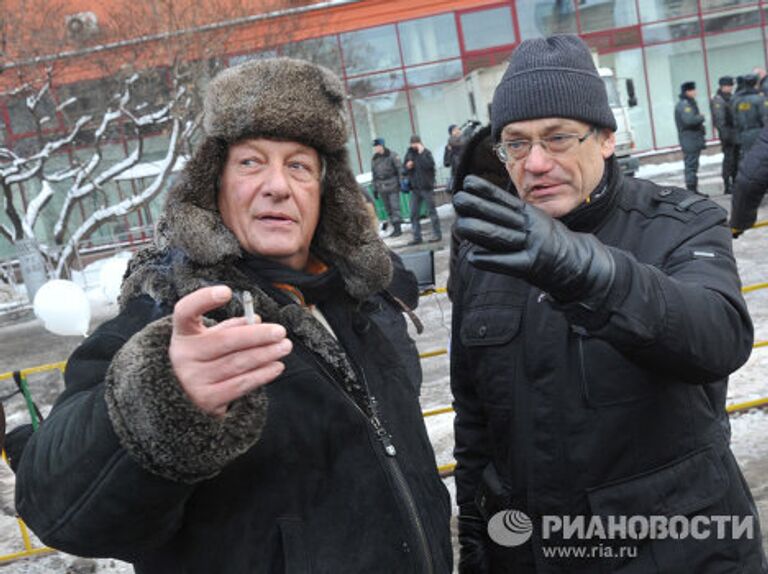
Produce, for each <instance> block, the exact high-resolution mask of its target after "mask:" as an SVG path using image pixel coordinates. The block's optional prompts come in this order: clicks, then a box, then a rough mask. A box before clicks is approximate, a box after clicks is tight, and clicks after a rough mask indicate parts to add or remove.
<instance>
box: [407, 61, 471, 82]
mask: <svg viewBox="0 0 768 574" xmlns="http://www.w3.org/2000/svg"><path fill="white" fill-rule="evenodd" d="M462 73H463V70H462V67H461V60H452V61H450V62H440V63H438V64H428V65H426V66H419V67H417V68H408V69H407V70H406V71H405V76H406V78H407V79H408V85H409V86H419V85H424V84H434V83H436V82H445V81H447V80H458V79H459V78H461V76H462Z"/></svg>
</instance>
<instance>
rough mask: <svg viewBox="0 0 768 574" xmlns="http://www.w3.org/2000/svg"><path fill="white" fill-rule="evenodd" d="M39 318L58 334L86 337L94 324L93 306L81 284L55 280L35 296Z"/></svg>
mask: <svg viewBox="0 0 768 574" xmlns="http://www.w3.org/2000/svg"><path fill="white" fill-rule="evenodd" d="M33 308H34V312H35V315H36V316H37V318H38V319H40V320H41V321H42V322H43V325H44V326H45V328H46V329H48V330H49V331H50V332H51V333H54V334H56V335H85V334H86V333H87V332H88V325H89V323H90V322H91V305H90V303H89V302H88V297H86V295H85V291H83V288H82V287H80V286H79V285H78V284H77V283H74V282H72V281H67V280H66V279H53V280H51V281H48V282H47V283H45V284H44V285H43V286H42V287H40V289H38V290H37V293H35V301H34V303H33Z"/></svg>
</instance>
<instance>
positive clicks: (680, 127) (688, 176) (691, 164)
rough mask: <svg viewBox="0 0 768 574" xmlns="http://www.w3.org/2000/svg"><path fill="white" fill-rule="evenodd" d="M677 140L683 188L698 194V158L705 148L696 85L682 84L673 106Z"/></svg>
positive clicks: (702, 122) (702, 118) (702, 119)
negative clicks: (683, 175)
mask: <svg viewBox="0 0 768 574" xmlns="http://www.w3.org/2000/svg"><path fill="white" fill-rule="evenodd" d="M675 125H676V126H677V138H678V141H679V142H680V147H681V148H682V150H683V162H684V164H685V187H686V188H687V189H689V190H690V191H693V192H698V184H699V177H698V171H699V156H700V155H701V150H703V149H704V147H705V141H704V136H705V133H706V132H705V130H704V116H703V115H702V114H700V113H699V104H698V103H696V83H695V82H683V84H682V85H681V86H680V99H679V101H678V102H677V105H676V106H675Z"/></svg>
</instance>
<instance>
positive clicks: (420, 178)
mask: <svg viewBox="0 0 768 574" xmlns="http://www.w3.org/2000/svg"><path fill="white" fill-rule="evenodd" d="M410 144H411V145H410V146H409V147H408V151H407V152H406V153H405V158H404V160H403V161H404V165H403V172H404V174H405V175H406V176H407V177H408V181H409V182H410V188H411V231H412V232H413V239H412V240H411V241H410V242H408V245H418V244H419V243H422V241H423V239H422V237H421V221H420V220H419V219H420V212H421V204H422V203H425V204H426V205H427V213H428V215H429V220H430V222H431V223H432V236H431V237H430V239H429V241H430V242H438V241H441V240H442V239H443V233H442V231H441V229H440V218H439V217H438V216H437V209H436V208H435V159H434V158H433V157H432V152H431V151H429V150H428V149H427V148H426V147H424V144H423V143H422V141H421V137H419V136H418V135H416V134H414V135H412V136H411V140H410Z"/></svg>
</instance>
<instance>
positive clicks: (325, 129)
mask: <svg viewBox="0 0 768 574" xmlns="http://www.w3.org/2000/svg"><path fill="white" fill-rule="evenodd" d="M346 109H347V99H346V95H345V91H344V87H343V84H342V82H341V81H340V80H339V78H338V77H337V76H335V75H334V74H333V73H332V72H331V71H330V70H327V69H325V68H322V67H320V66H316V65H314V64H310V63H309V62H306V61H302V60H293V59H289V58H278V59H265V60H255V61H250V62H246V63H244V64H241V65H238V66H235V67H233V68H229V69H226V70H224V71H223V72H221V73H220V74H219V75H218V76H216V77H215V78H214V79H213V80H212V82H211V83H210V85H209V87H208V93H207V96H206V99H205V106H204V113H203V126H204V130H205V131H204V134H205V137H204V138H203V140H202V142H201V143H200V146H199V147H198V149H197V150H196V152H195V154H194V155H193V156H192V158H191V159H190V160H189V161H188V162H187V164H186V165H185V167H184V171H183V174H182V177H181V179H180V181H179V182H178V183H177V184H176V185H175V186H174V187H173V188H172V189H171V190H170V192H169V195H168V199H167V204H166V206H165V210H164V213H163V216H162V221H161V222H160V223H159V225H158V233H157V237H156V241H155V244H154V245H153V246H151V247H148V248H146V249H144V250H142V251H140V252H138V253H137V254H136V255H135V256H134V258H133V259H132V260H131V262H130V265H129V269H128V271H127V273H126V277H125V280H124V283H123V286H122V293H121V296H120V305H121V311H120V314H119V315H118V316H117V318H115V319H113V320H111V321H109V322H107V323H105V324H104V325H102V326H101V327H99V328H98V329H97V330H96V331H95V332H94V333H93V335H91V336H90V337H89V338H88V339H87V340H86V341H85V342H84V343H83V344H82V345H81V346H80V347H79V348H78V349H77V350H76V351H75V352H74V354H73V355H72V357H71V358H70V359H69V361H68V363H67V370H66V374H65V379H66V390H65V391H64V393H63V394H62V395H61V396H60V397H59V399H58V400H57V402H56V404H55V405H54V407H53V410H52V412H51V414H50V415H49V417H48V418H47V419H46V420H45V421H44V422H43V423H42V425H41V426H40V428H39V430H37V431H36V432H35V433H33V435H32V437H31V438H30V440H29V442H28V443H27V444H26V446H25V448H24V452H23V454H22V455H21V460H20V463H19V466H18V471H17V472H18V473H17V483H16V489H17V490H16V502H17V508H18V511H19V513H20V514H21V516H22V517H23V518H24V520H25V521H26V523H27V524H28V525H29V526H30V527H31V528H32V529H33V530H34V531H35V533H36V534H37V535H38V536H39V537H40V538H41V539H42V540H43V541H44V542H45V543H46V544H48V545H50V546H53V547H55V548H59V549H61V550H64V551H67V552H70V553H73V554H78V555H81V556H104V557H115V558H120V559H122V560H126V561H129V562H132V563H133V564H134V566H135V570H136V572H137V574H214V573H215V574H244V573H246V572H247V573H249V574H257V573H263V574H273V573H277V572H281V573H282V572H318V571H322V572H333V573H340V574H358V573H360V572H372V573H380V574H390V573H392V572H398V573H410V574H424V573H425V572H433V573H435V574H438V573H440V574H442V573H447V572H450V571H451V562H452V552H451V545H450V528H449V519H450V499H449V495H448V492H447V490H446V488H445V486H444V485H443V483H442V481H441V480H440V477H439V476H438V472H437V467H436V463H435V457H434V452H433V450H432V446H431V444H430V442H429V437H428V436H427V432H426V428H425V426H424V419H423V417H422V414H421V408H420V406H419V400H418V389H419V385H420V382H421V369H420V367H419V358H418V354H417V351H416V347H415V345H414V343H413V340H411V338H410V337H409V336H408V332H407V328H406V323H405V319H404V316H403V311H405V310H406V309H407V307H408V306H409V305H410V306H415V304H416V303H417V301H418V289H417V285H416V280H415V277H414V276H413V274H412V273H410V272H407V271H405V269H404V267H403V266H402V262H401V261H400V260H399V258H398V257H397V256H395V255H394V254H393V253H392V252H391V251H390V250H389V249H387V247H386V245H385V244H384V243H383V241H382V240H381V239H380V238H379V237H378V234H377V233H376V232H375V231H374V230H373V229H372V228H371V225H370V222H369V219H368V214H367V213H366V211H365V207H364V201H363V198H362V196H361V194H360V192H359V189H358V185H357V182H356V181H355V177H354V174H353V173H352V169H351V166H350V163H349V156H348V153H347V150H346V143H347V138H348V129H347V120H346ZM254 308H255V309H254Z"/></svg>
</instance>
